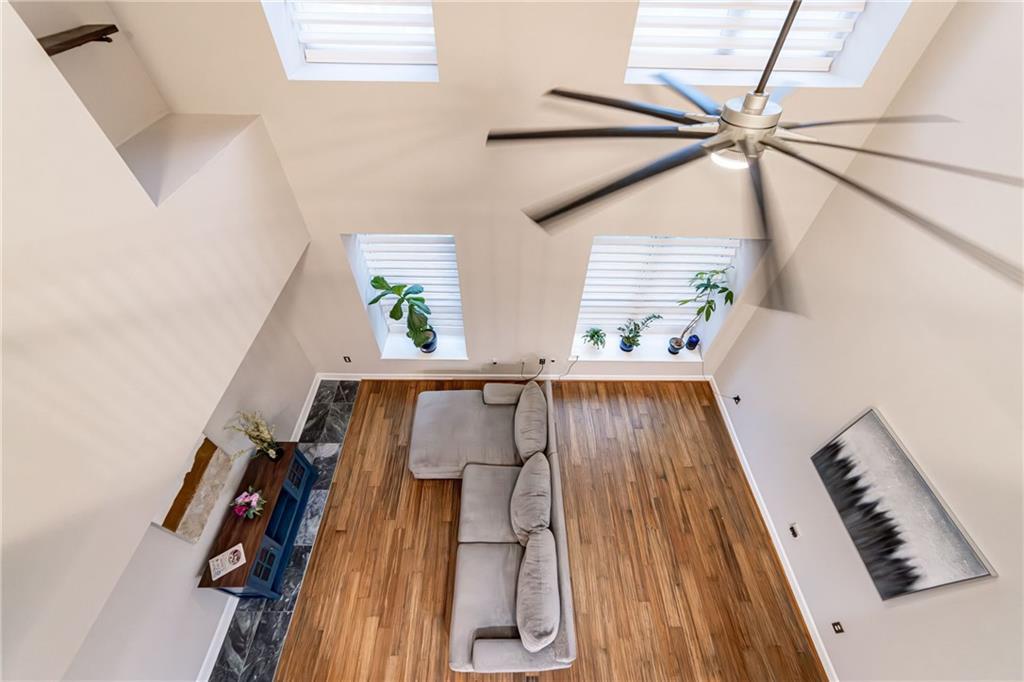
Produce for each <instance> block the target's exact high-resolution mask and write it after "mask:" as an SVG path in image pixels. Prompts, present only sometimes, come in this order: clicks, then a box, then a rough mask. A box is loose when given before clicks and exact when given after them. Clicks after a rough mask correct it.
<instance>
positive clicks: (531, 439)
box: [514, 381, 548, 462]
mask: <svg viewBox="0 0 1024 682" xmlns="http://www.w3.org/2000/svg"><path fill="white" fill-rule="evenodd" d="M514 425H515V426H514V428H515V437H516V450H518V451H519V457H520V458H521V459H522V460H523V461H524V462H525V461H526V460H528V459H529V458H530V457H532V456H533V455H534V454H536V453H538V452H544V448H546V447H547V444H548V402H547V400H545V399H544V391H542V390H541V388H540V386H538V385H537V382H536V381H531V382H530V383H528V384H526V388H524V389H523V392H522V393H521V394H520V396H519V402H518V404H516V415H515V419H514Z"/></svg>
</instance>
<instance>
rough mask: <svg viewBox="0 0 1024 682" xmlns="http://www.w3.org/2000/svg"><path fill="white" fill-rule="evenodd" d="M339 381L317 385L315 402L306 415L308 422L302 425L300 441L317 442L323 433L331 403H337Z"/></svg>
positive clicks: (322, 382)
mask: <svg viewBox="0 0 1024 682" xmlns="http://www.w3.org/2000/svg"><path fill="white" fill-rule="evenodd" d="M339 383H341V382H339V381H334V380H331V381H321V382H320V385H319V386H317V389H316V395H314V396H313V404H312V405H310V406H309V414H308V415H306V423H305V424H304V425H303V427H302V436H301V437H300V438H299V440H300V441H308V442H317V441H320V440H321V438H320V436H321V435H322V434H323V430H324V424H326V421H327V414H328V412H330V409H331V405H333V404H334V403H335V397H336V395H337V393H338V384H339Z"/></svg>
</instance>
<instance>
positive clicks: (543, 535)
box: [409, 382, 576, 673]
mask: <svg viewBox="0 0 1024 682" xmlns="http://www.w3.org/2000/svg"><path fill="white" fill-rule="evenodd" d="M409 469H410V470H411V471H412V473H413V475H414V476H415V477H416V478H461V479H462V495H461V503H460V515H459V533H458V541H459V546H458V550H457V553H456V558H455V593H454V595H453V598H452V618H451V625H450V631H449V654H448V662H449V665H450V666H451V669H452V670H455V671H459V672H494V673H497V672H536V671H542V670H555V669H559V668H567V667H569V666H570V665H571V664H572V662H573V661H574V660H575V659H576V632H575V626H574V623H573V607H572V584H571V581H570V577H569V556H568V550H567V547H566V532H565V509H564V506H563V500H562V485H561V475H560V471H559V462H558V451H557V449H556V439H555V423H554V410H553V402H552V394H551V383H550V382H546V383H545V385H544V388H543V389H540V387H539V386H538V385H537V384H536V383H535V382H530V384H527V385H526V386H522V385H519V384H487V385H486V386H485V387H484V390H483V391H428V392H424V393H421V394H420V395H419V397H418V399H417V403H416V413H415V416H414V419H413V430H412V439H411V441H410V447H409Z"/></svg>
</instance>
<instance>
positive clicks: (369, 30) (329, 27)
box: [263, 0, 438, 81]
mask: <svg viewBox="0 0 1024 682" xmlns="http://www.w3.org/2000/svg"><path fill="white" fill-rule="evenodd" d="M263 8H264V12H265V13H266V15H267V21H268V22H269V23H270V27H271V30H272V32H273V34H274V40H275V42H276V43H277V47H278V52H279V53H280V54H281V61H282V63H283V64H284V67H285V71H286V72H287V73H288V77H289V78H290V79H293V80H357V81H368V80H381V81H436V80H437V76H438V71H437V46H436V44H435V41H434V12H433V8H432V5H431V3H430V0H411V1H408V2H398V1H391V0H367V1H364V2H353V1H352V0H284V1H283V2H282V1H281V0H263Z"/></svg>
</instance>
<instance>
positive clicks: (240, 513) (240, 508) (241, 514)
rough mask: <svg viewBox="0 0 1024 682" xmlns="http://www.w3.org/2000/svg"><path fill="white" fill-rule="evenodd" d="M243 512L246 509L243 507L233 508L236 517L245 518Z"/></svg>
mask: <svg viewBox="0 0 1024 682" xmlns="http://www.w3.org/2000/svg"><path fill="white" fill-rule="evenodd" d="M245 512H246V508H245V506H244V505H241V504H240V505H237V506H236V507H235V514H237V515H238V516H245Z"/></svg>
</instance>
